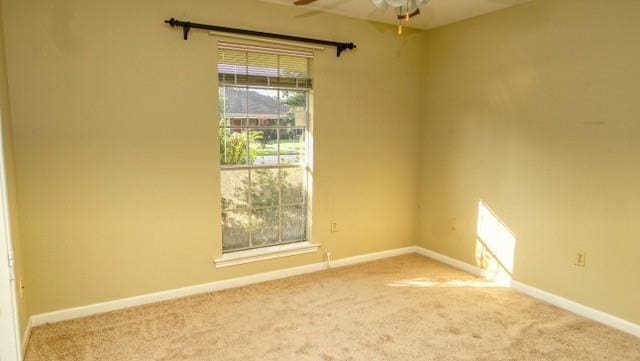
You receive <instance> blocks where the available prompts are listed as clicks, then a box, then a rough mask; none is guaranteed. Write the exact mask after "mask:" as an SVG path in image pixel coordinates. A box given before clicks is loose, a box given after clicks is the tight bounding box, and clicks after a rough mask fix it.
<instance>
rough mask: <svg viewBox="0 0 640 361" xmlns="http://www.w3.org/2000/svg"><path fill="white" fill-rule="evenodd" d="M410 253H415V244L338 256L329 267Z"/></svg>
mask: <svg viewBox="0 0 640 361" xmlns="http://www.w3.org/2000/svg"><path fill="white" fill-rule="evenodd" d="M411 253H417V249H416V247H415V246H411V247H404V248H396V249H390V250H388V251H382V252H374V253H367V254H363V255H360V256H353V257H347V258H340V259H337V260H335V261H331V267H345V266H351V265H354V264H359V263H366V262H372V261H377V260H379V259H383V258H389V257H395V256H401V255H403V254H411Z"/></svg>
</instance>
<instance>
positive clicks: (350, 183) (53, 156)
mask: <svg viewBox="0 0 640 361" xmlns="http://www.w3.org/2000/svg"><path fill="white" fill-rule="evenodd" d="M2 4H3V6H4V10H5V16H4V20H5V35H6V44H7V62H8V69H9V77H10V79H11V82H10V89H11V95H12V99H11V101H12V104H11V105H12V109H13V115H14V130H15V132H14V134H15V148H16V153H15V154H16V164H17V175H18V183H19V185H20V187H19V189H18V191H19V196H20V216H21V219H22V221H23V222H22V230H21V231H22V237H23V240H24V251H25V253H26V254H27V255H28V256H29V257H28V258H27V259H26V261H27V262H26V271H27V272H26V274H27V276H28V277H27V281H28V282H27V292H28V294H29V296H30V312H31V313H32V314H37V313H42V312H47V311H52V310H57V309H62V308H67V307H74V306H80V305H86V304H90V303H95V302H100V301H106V300H112V299H117V298H122V297H128V296H134V295H139V294H144V293H148V292H153V291H160V290H165V289H170V288H175V287H181V286H187V285H193V284H199V283H204V282H210V281H214V280H219V279H224V278H229V277H236V276H240V275H247V274H251V273H256V272H264V271H269V270H274V269H278V268H283V267H291V266H297V265H302V264H307V263H312V262H319V261H321V260H322V253H321V252H318V253H315V254H307V255H302V256H295V257H290V258H286V259H278V260H272V261H265V262H260V263H254V264H251V265H243V266H238V267H231V268H225V269H219V270H216V269H215V268H214V265H213V263H212V259H213V258H214V256H215V255H217V254H219V253H220V242H221V239H220V238H221V234H220V233H221V231H220V216H219V212H220V210H219V205H218V204H219V190H218V188H219V174H218V168H217V162H218V154H217V153H218V147H217V131H216V126H217V125H216V117H217V116H216V109H217V106H216V103H215V102H216V101H217V88H216V65H215V60H216V57H215V48H216V42H215V39H213V38H212V37H210V36H208V35H207V33H206V32H202V31H196V30H194V31H192V35H191V38H190V40H189V41H183V40H182V35H181V33H180V31H179V30H178V29H171V28H170V27H169V26H168V25H165V24H163V20H164V19H166V18H169V17H171V16H174V17H177V18H181V19H185V20H191V21H196V22H204V23H213V24H220V25H227V26H235V27H242V28H249V29H256V30H264V31H271V32H281V33H291V34H299V35H303V36H309V37H320V38H327V39H336V40H348V41H354V42H355V43H357V45H358V46H359V47H358V49H357V50H356V51H354V52H350V53H345V54H344V56H343V57H342V58H340V59H337V58H336V57H335V53H334V49H327V50H326V51H324V52H320V53H318V55H317V58H316V61H315V129H314V132H315V134H314V135H315V179H314V198H315V208H314V210H313V225H314V228H313V234H312V236H313V241H315V242H319V243H321V244H322V246H323V248H322V252H324V251H330V252H332V256H333V257H334V258H342V257H348V256H353V255H357V254H362V253H368V252H373V251H379V250H384V249H391V248H396V247H402V246H409V245H412V244H414V240H415V230H416V224H415V222H416V220H417V214H416V212H415V209H416V207H417V202H416V198H417V181H416V180H417V170H416V167H415V165H416V164H417V154H418V152H417V150H418V148H417V142H418V131H417V130H418V128H419V119H420V112H419V100H420V99H419V87H420V81H421V79H420V76H416V72H418V73H419V71H420V69H421V67H420V64H421V60H422V53H421V51H420V41H421V39H420V38H419V37H418V36H415V34H414V35H411V34H409V36H406V37H402V38H400V37H398V36H396V35H395V29H394V28H393V27H392V26H386V25H380V24H375V23H368V22H365V21H360V20H353V19H349V18H345V17H338V16H334V15H326V14H317V13H313V12H311V13H310V12H307V11H306V10H305V9H300V8H298V9H296V8H293V7H281V6H276V5H272V4H265V3H261V2H254V1H245V0H243V1H234V0H172V1H169V0H165V1H157V0H146V1H143V0H138V1H130V0H115V1H84V0H58V1H46V0H40V1H37V0H30V1H24V0H3V1H2ZM26 24H28V26H27V25H26ZM331 219H335V220H336V221H337V222H338V227H339V232H338V233H335V234H331V233H330V232H329V230H330V226H329V225H330V220H331Z"/></svg>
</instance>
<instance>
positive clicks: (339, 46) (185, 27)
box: [164, 18, 356, 57]
mask: <svg viewBox="0 0 640 361" xmlns="http://www.w3.org/2000/svg"><path fill="white" fill-rule="evenodd" d="M164 22H165V23H167V24H169V25H171V27H176V26H181V27H182V34H183V37H184V40H187V39H188V38H189V30H191V29H204V30H212V31H220V32H223V33H232V34H242V35H250V36H259V37H262V38H273V39H282V40H289V41H298V42H302V43H312V44H321V45H327V46H335V47H336V55H338V57H339V56H340V54H342V52H343V51H345V50H347V49H349V50H353V49H355V48H356V45H355V44H354V43H341V42H337V41H329V40H320V39H311V38H303V37H300V36H292V35H283V34H273V33H265V32H262V31H253V30H244V29H235V28H227V27H224V26H217V25H207V24H198V23H192V22H189V21H181V20H177V19H174V18H171V19H169V20H165V21H164Z"/></svg>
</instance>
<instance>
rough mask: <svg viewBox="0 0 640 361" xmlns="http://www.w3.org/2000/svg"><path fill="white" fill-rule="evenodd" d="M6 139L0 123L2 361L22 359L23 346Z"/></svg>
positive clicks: (0, 314)
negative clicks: (10, 212)
mask: <svg viewBox="0 0 640 361" xmlns="http://www.w3.org/2000/svg"><path fill="white" fill-rule="evenodd" d="M3 143H4V142H3V141H2V130H1V127H0V361H20V360H21V359H22V350H21V348H22V347H21V346H20V326H19V324H18V305H17V300H16V287H15V283H16V279H15V278H16V277H15V268H14V258H13V245H12V243H11V227H10V223H9V202H8V197H7V182H6V169H5V161H4V144H3Z"/></svg>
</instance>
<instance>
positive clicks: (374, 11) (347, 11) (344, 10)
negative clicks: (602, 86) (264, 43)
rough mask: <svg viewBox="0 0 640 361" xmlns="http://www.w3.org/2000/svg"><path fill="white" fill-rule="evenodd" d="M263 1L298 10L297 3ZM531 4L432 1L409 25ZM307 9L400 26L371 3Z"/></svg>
mask: <svg viewBox="0 0 640 361" xmlns="http://www.w3.org/2000/svg"><path fill="white" fill-rule="evenodd" d="M263 1H267V2H271V3H278V4H284V5H291V6H294V5H293V0H263ZM528 1H530V0H432V1H431V3H430V4H429V5H427V6H426V7H425V8H424V9H422V14H420V15H419V16H416V17H414V18H413V19H411V22H410V23H409V24H405V25H406V26H410V27H413V28H419V29H432V28H435V27H438V26H442V25H446V24H450V23H453V22H456V21H460V20H463V19H468V18H472V17H474V16H478V15H482V14H486V13H490V12H493V11H497V10H500V9H504V8H507V7H509V6H513V5H518V4H522V3H525V2H528ZM304 8H307V9H309V11H310V12H312V11H318V10H320V11H326V12H330V13H334V14H339V15H345V16H350V17H354V18H360V19H367V20H373V21H379V22H383V23H389V24H397V23H398V21H397V20H396V17H395V15H394V13H393V10H392V9H388V10H387V11H382V10H379V9H378V8H376V7H375V6H374V5H373V4H372V3H371V0H318V1H316V2H315V3H313V4H310V5H305V6H304Z"/></svg>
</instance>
